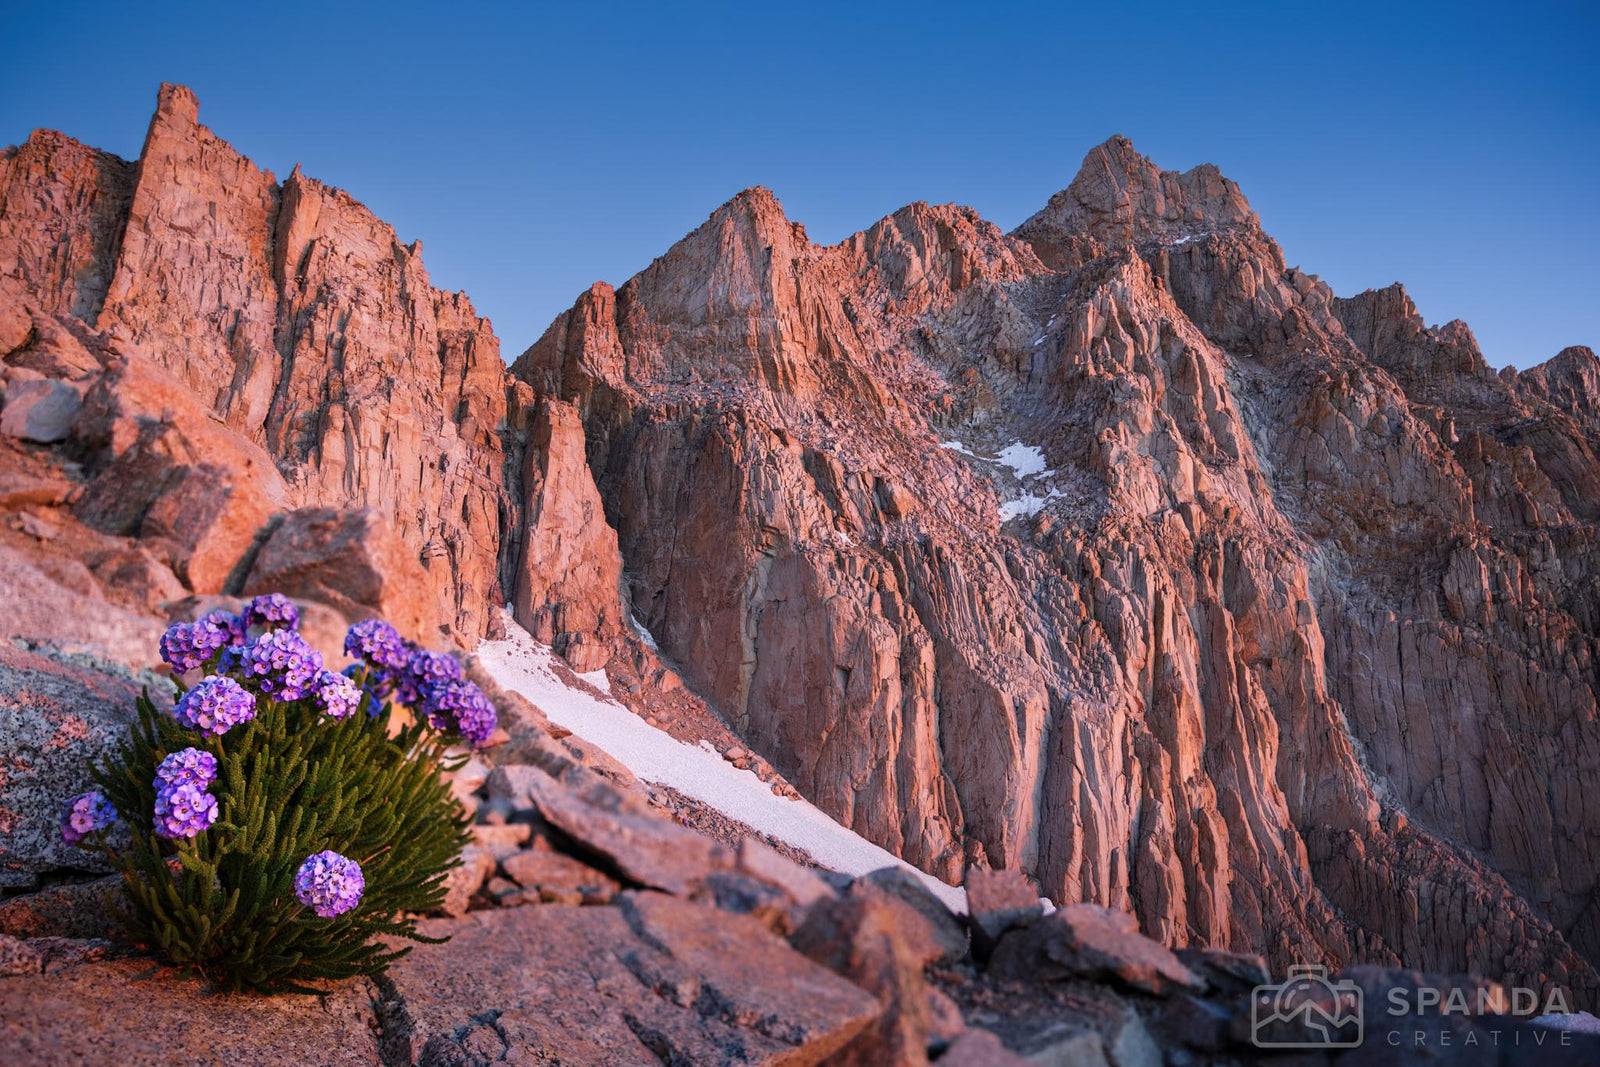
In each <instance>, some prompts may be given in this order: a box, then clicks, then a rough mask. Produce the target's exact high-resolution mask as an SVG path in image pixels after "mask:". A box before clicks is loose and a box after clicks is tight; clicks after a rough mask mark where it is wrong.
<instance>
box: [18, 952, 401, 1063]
mask: <svg viewBox="0 0 1600 1067" xmlns="http://www.w3.org/2000/svg"><path fill="white" fill-rule="evenodd" d="M133 1005H137V1007H138V1011H137V1016H136V1017H133V1016H131V1015H130V1012H129V1008H130V1006H133ZM371 1019H372V1013H371V1010H370V1008H369V1007H368V998H367V994H366V991H365V989H364V987H363V983H346V984H344V985H342V986H339V987H337V988H335V989H334V990H333V991H332V992H331V993H330V994H329V995H327V996H325V997H272V998H262V997H251V996H217V995H214V994H212V993H210V992H209V991H207V990H206V989H205V987H204V986H203V985H202V984H201V983H200V982H198V981H195V980H193V979H186V978H183V977H181V976H180V975H179V974H178V973H177V972H176V971H175V970H174V969H172V968H170V967H164V966H160V965H158V964H156V963H155V962H154V961H152V960H148V959H129V960H104V961H100V962H85V963H79V964H77V965H75V966H68V967H66V968H63V969H61V970H59V971H56V972H55V973H50V972H48V971H47V972H46V973H44V974H33V975H29V976H26V977H12V978H0V1046H3V1047H4V1048H5V1049H6V1050H7V1055H8V1056H9V1057H10V1058H11V1059H12V1062H15V1063H27V1064H37V1065H39V1067H66V1065H68V1064H90V1063H115V1064H119V1065H127V1067H156V1065H158V1064H167V1063H172V1062H173V1061H174V1060H181V1061H182V1062H184V1063H197V1064H214V1065H217V1067H222V1065H224V1064H235V1063H255V1064H263V1065H267V1064H291V1063H318V1064H329V1065H335V1064H337V1065H343V1064H372V1065H376V1064H378V1063H380V1062H381V1061H380V1059H379V1057H378V1046H377V1042H376V1041H375V1040H374V1038H373V1034H372V1032H371V1030H370V1029H369V1026H368V1024H369V1022H370V1020H371Z"/></svg>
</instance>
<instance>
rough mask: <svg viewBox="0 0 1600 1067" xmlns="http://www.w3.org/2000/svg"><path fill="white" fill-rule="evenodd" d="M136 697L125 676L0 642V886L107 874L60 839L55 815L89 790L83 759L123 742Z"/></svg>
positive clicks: (18, 886) (94, 857)
mask: <svg viewBox="0 0 1600 1067" xmlns="http://www.w3.org/2000/svg"><path fill="white" fill-rule="evenodd" d="M137 694H138V690H137V689H135V688H134V686H133V685H132V684H130V683H129V682H128V681H126V680H124V679H121V678H115V677H112V676H110V675H107V674H102V673H100V672H99V671H95V670H91V669H89V668H87V667H78V666H70V665H67V664H65V663H61V662H58V661H56V660H53V659H49V658H47V657H45V656H42V655H38V654H37V653H32V652H24V651H21V650H20V649H17V648H15V647H13V646H12V645H11V644H10V643H9V642H5V641H0V737H3V738H4V739H5V749H4V751H3V752H0V888H5V889H26V888H29V887H31V886H32V885H34V884H35V882H36V881H37V879H38V878H39V876H40V875H42V874H46V873H49V872H56V871H105V870H107V869H108V868H107V866H106V863H105V861H104V860H103V859H101V858H100V857H99V856H97V855H93V854H91V853H87V852H84V851H82V850H80V849H77V848H73V847H72V846H70V845H68V844H66V843H65V842H63V841H62V840H61V813H62V811H63V810H64V809H65V808H66V805H67V801H69V800H70V799H71V798H72V797H73V796H75V795H77V794H78V793H81V792H84V791H85V790H88V789H91V788H93V782H92V781H91V780H90V777H89V762H90V760H92V759H94V758H97V757H99V756H102V755H104V754H105V753H107V752H108V751H111V750H112V748H113V747H114V746H115V745H116V744H117V743H118V742H120V741H121V740H122V739H123V737H124V736H125V733H126V730H127V727H128V724H129V723H130V722H132V721H133V717H134V709H133V702H134V697H135V696H136V695H137Z"/></svg>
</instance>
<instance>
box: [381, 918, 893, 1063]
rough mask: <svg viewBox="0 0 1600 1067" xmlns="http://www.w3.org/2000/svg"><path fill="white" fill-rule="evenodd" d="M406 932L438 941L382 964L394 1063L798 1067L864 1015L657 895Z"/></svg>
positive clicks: (726, 929)
mask: <svg viewBox="0 0 1600 1067" xmlns="http://www.w3.org/2000/svg"><path fill="white" fill-rule="evenodd" d="M419 929H420V932H421V933H423V934H425V935H428V936H431V937H439V936H445V935H448V936H449V937H450V940H449V941H448V942H446V943H445V944H442V945H419V946H417V948H416V949H415V950H414V951H413V952H412V953H411V954H410V955H408V956H406V957H405V958H404V959H402V960H400V961H399V962H397V963H396V964H395V965H394V967H393V969H392V970H391V972H390V977H391V979H392V981H393V984H394V985H395V986H396V987H397V988H398V989H399V991H400V994H401V998H402V999H401V1001H399V1002H397V1003H396V1005H395V1008H394V1010H392V1011H390V1012H388V1013H387V1023H386V1026H385V1039H386V1042H387V1041H388V1040H390V1039H391V1037H392V1035H397V1034H400V1035H403V1045H404V1055H406V1056H408V1057H415V1060H416V1062H417V1063H418V1064H421V1065H440V1064H459V1063H470V1062H488V1061H493V1060H498V1059H507V1060H512V1061H524V1062H560V1063H563V1064H570V1065H573V1067H578V1065H595V1067H602V1065H604V1067H631V1065H639V1067H659V1065H660V1064H661V1063H752V1064H774V1065H775V1064H779V1063H781V1064H785V1065H789V1064H795V1065H801V1067H804V1065H809V1064H817V1063H820V1062H822V1061H824V1060H826V1059H827V1058H828V1057H829V1056H830V1055H832V1054H833V1053H835V1052H837V1051H838V1050H839V1049H840V1048H841V1047H843V1046H844V1045H845V1044H847V1043H848V1042H849V1041H850V1039H851V1038H852V1037H854V1036H855V1035H856V1034H857V1033H859V1032H860V1031H861V1030H863V1029H864V1028H865V1027H867V1026H868V1025H870V1024H871V1023H872V1021H873V1019H874V1018H875V1017H876V1016H877V1014H878V1005H877V1003H876V1001H875V1000H874V999H873V998H872V996H871V995H870V994H868V993H866V992H864V991H862V990H861V989H858V988H856V987H855V986H853V985H851V984H850V983H849V982H847V981H845V980H844V979H843V978H840V977H839V976H837V975H835V974H833V973H832V972H830V971H828V970H826V969H824V968H822V967H819V966H818V965H816V964H815V963H812V962H811V961H810V960H808V959H806V958H805V957H804V956H802V955H800V954H799V953H797V952H794V951H793V950H791V949H790V948H789V947H788V946H786V945H785V944H784V943H783V942H782V941H781V940H779V939H778V938H776V937H774V936H773V935H772V934H771V933H770V932H769V931H767V930H766V929H765V928H763V927H762V926H761V924H759V923H757V922H755V921H754V920H752V919H749V918H745V917H743V916H732V915H727V914H724V913H719V912H715V911H712V910H710V909H708V908H705V907H702V906H701V905H698V904H694V903H692V902H689V901H683V900H678V899H675V898H672V897H668V896H663V895H662V894H659V893H627V894H624V895H623V897H622V898H621V899H620V901H619V903H618V904H617V905H613V906H609V907H590V908H581V907H573V906H570V905H566V904H551V905H546V906H542V907H519V908H505V909H497V910H488V911H478V912H472V913H471V914H470V915H468V916H467V917H466V918H465V919H461V920H439V919H435V920H428V921H425V922H423V923H422V924H421V925H420V927H419ZM388 1047H393V1046H388ZM405 1062H411V1060H410V1059H407V1060H406V1061H405Z"/></svg>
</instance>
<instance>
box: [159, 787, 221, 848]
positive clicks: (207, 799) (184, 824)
mask: <svg viewBox="0 0 1600 1067" xmlns="http://www.w3.org/2000/svg"><path fill="white" fill-rule="evenodd" d="M153 821H154V823H155V827H156V833H158V834H160V835H161V836H162V837H194V836H196V835H197V834H199V833H200V831H202V830H204V829H205V828H206V827H208V826H210V825H211V824H212V823H214V822H216V821H217V798H216V797H213V796H212V795H211V794H210V793H207V792H206V791H205V790H204V789H201V788H200V787H199V786H198V785H196V784H195V783H193V782H185V783H183V784H182V785H169V786H166V787H164V788H162V789H161V790H160V791H159V792H158V793H156V814H155V819H154V820H153Z"/></svg>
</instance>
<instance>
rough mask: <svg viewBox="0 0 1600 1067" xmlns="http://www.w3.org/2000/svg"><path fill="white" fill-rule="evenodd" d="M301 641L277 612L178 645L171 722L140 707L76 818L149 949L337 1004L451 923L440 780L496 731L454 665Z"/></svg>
mask: <svg viewBox="0 0 1600 1067" xmlns="http://www.w3.org/2000/svg"><path fill="white" fill-rule="evenodd" d="M299 622H300V618H299V612H298V610H297V609H296V608H295V606H294V604H293V603H292V602H291V601H290V600H289V599H288V598H287V597H284V596H282V595H280V594H277V593H270V594H267V595H265V596H258V597H256V598H255V599H254V600H251V601H250V602H249V604H248V605H247V606H246V608H245V610H244V611H243V612H242V613H241V614H239V615H233V614H231V613H229V612H212V613H210V614H209V615H206V616H203V617H202V618H200V619H197V620H195V621H194V622H181V623H175V624H173V625H172V626H171V627H169V628H168V630H167V632H166V633H165V634H164V635H163V636H162V638H161V643H160V653H161V658H162V659H163V660H164V661H165V662H166V663H167V664H168V666H169V667H170V668H171V670H172V677H173V684H174V686H175V689H176V692H175V694H174V696H175V699H174V701H173V703H172V710H171V711H170V712H163V711H160V710H158V709H157V707H156V705H155V703H154V702H152V701H151V700H150V698H149V694H148V692H147V693H146V694H144V695H143V696H141V697H140V698H139V700H138V702H137V704H138V721H137V722H136V723H135V724H134V726H133V727H132V729H131V730H130V733H129V736H128V738H127V739H126V740H125V741H123V742H122V743H121V744H120V745H119V746H118V749H117V751H116V752H115V753H113V754H112V755H110V756H109V757H107V758H105V759H104V760H102V761H101V762H99V763H98V764H96V765H95V766H94V768H93V776H94V779H95V784H96V785H97V786H98V788H96V789H95V790H93V791H91V792H87V793H83V794H80V795H79V796H76V797H74V798H72V800H71V801H70V802H69V804H68V805H67V808H66V810H65V811H64V812H63V813H62V817H61V835H62V838H63V839H64V840H65V841H66V842H67V843H68V844H70V845H74V846H76V847H78V848H81V849H86V850H91V851H97V852H101V853H103V854H104V855H105V856H106V857H107V858H108V859H109V860H110V861H111V863H112V864H113V866H114V867H115V868H116V869H117V870H118V871H119V872H120V873H121V875H122V877H123V879H124V881H125V883H126V886H127V890H128V898H129V905H128V907H127V908H126V909H124V910H123V911H122V912H121V913H120V914H119V918H120V919H121V920H122V923H123V925H124V926H125V927H126V929H127V931H128V933H129V934H130V936H131V937H132V939H133V940H134V941H135V942H137V943H139V944H143V945H145V946H147V947H149V948H152V949H155V950H157V951H159V952H161V953H162V954H164V955H165V956H166V957H167V958H168V959H170V960H171V961H172V962H173V963H176V964H179V965H180V966H184V967H188V968H191V969H193V970H196V971H199V972H201V973H202V974H204V975H205V976H206V977H207V978H209V979H210V980H211V981H212V982H213V983H214V984H215V985H216V986H217V987H218V988H219V989H222V990H249V991H256V992H277V991H295V992H320V990H319V989H318V988H317V987H316V986H315V985H313V984H312V983H315V982H318V981H321V980H326V979H338V978H347V977H351V976H354V975H359V974H376V973H379V972H381V971H383V970H385V969H386V968H387V967H388V966H389V964H391V963H393V962H394V961H395V960H396V959H398V958H399V957H401V956H403V955H405V953H407V952H408V951H410V946H409V945H399V946H398V947H396V942H397V941H407V940H409V941H413V942H417V941H429V940H430V939H429V938H426V937H424V936H422V935H421V934H419V933H417V930H416V920H415V918H414V916H415V915H417V914H419V913H423V912H428V911H432V910H434V909H436V908H438V907H439V906H440V904H442V903H443V901H444V895H445V885H444V882H445V876H446V875H447V873H448V872H449V870H450V869H451V868H452V867H455V866H456V865H458V864H459V863H460V858H459V857H460V851H461V847H462V845H463V844H464V843H466V841H467V840H468V833H467V826H468V818H467V815H466V814H465V813H464V812H463V810H462V808H461V805H460V804H459V803H458V802H457V800H456V799H455V798H454V796H452V794H451V792H450V790H449V788H448V786H447V785H446V784H445V783H444V781H443V780H442V779H441V777H440V772H441V771H442V770H448V769H451V768H452V767H453V766H456V765H458V764H457V760H456V757H455V756H453V755H450V754H448V753H447V750H448V749H450V748H451V747H452V746H457V745H460V744H462V743H466V744H469V745H473V746H477V745H482V744H484V743H485V742H486V741H488V739H489V737H490V735H491V734H493V733H494V730H495V726H496V721H495V709H494V705H493V704H492V703H490V701H489V700H488V698H487V697H486V696H485V695H484V694H483V692H482V690H480V689H479V688H478V687H477V686H476V685H473V684H472V683H471V682H470V681H468V680H466V679H465V678H464V677H463V675H462V671H461V665H460V664H459V663H458V662H456V660H455V658H454V657H453V656H450V655H447V654H445V653H439V652H432V651H428V650H426V649H421V648H418V647H417V646H416V645H414V644H413V643H411V642H409V641H407V640H405V639H404V638H403V637H401V635H400V634H399V632H398V631H396V630H395V629H394V627H392V626H390V625H389V624H388V623H386V622H383V621H382V620H379V619H367V620H364V621H362V622H358V623H356V624H355V625H354V626H352V627H351V628H350V632H349V634H348V635H347V636H346V638H345V644H344V649H345V652H346V654H347V655H349V656H350V657H351V658H352V659H353V660H354V661H355V662H354V663H353V664H351V665H350V666H349V667H347V668H345V669H344V671H342V672H335V671H333V670H329V669H328V667H327V665H326V664H325V663H324V662H323V657H322V655H321V654H320V653H319V652H318V651H317V650H316V649H314V648H312V647H311V645H309V644H308V643H307V642H306V641H305V639H304V638H303V637H302V636H301V634H300V633H299ZM123 827H125V828H126V830H127V831H128V832H127V833H126V834H124V833H123V832H122V828H123ZM114 829H115V832H113V830H114ZM124 841H126V844H124V843H123V842H124Z"/></svg>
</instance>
